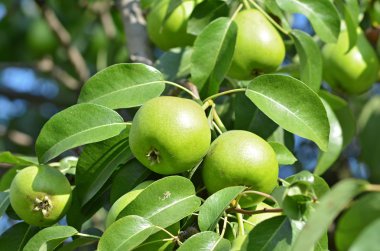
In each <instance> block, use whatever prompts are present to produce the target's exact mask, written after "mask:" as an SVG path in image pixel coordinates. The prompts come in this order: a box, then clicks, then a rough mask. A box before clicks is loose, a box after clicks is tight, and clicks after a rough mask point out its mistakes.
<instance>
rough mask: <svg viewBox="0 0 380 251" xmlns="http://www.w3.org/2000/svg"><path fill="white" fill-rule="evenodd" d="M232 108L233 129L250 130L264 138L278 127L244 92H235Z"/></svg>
mask: <svg viewBox="0 0 380 251" xmlns="http://www.w3.org/2000/svg"><path fill="white" fill-rule="evenodd" d="M233 108H234V112H235V120H234V129H237V130H246V131H250V132H253V133H255V134H257V135H259V136H260V137H262V138H263V139H266V138H268V137H269V136H270V135H271V134H272V133H273V132H274V131H275V130H276V128H278V125H277V124H276V123H274V122H273V121H272V120H271V119H270V118H268V117H267V116H266V115H265V114H264V113H263V112H262V111H260V110H259V109H257V107H256V106H255V105H253V104H252V102H251V101H250V100H249V98H248V97H247V96H245V95H244V93H237V94H236V96H235V99H234V104H233ZM223 121H224V120H223Z"/></svg>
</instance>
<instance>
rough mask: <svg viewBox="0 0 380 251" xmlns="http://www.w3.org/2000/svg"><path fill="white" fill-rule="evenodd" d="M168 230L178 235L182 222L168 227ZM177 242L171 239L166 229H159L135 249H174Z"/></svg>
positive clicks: (135, 250)
mask: <svg viewBox="0 0 380 251" xmlns="http://www.w3.org/2000/svg"><path fill="white" fill-rule="evenodd" d="M166 230H167V231H168V232H170V233H171V234H172V235H174V236H176V235H178V233H179V231H180V222H177V223H175V224H173V225H171V226H169V227H167V228H166ZM175 244H176V242H173V240H171V239H170V236H169V235H168V233H167V232H165V231H162V230H161V231H158V232H157V233H155V234H152V235H151V236H149V238H148V239H146V240H145V241H144V242H143V243H142V244H140V245H139V246H138V247H137V248H134V249H133V251H147V250H149V251H155V250H159V251H172V250H173V249H174V246H175Z"/></svg>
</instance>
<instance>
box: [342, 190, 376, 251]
mask: <svg viewBox="0 0 380 251" xmlns="http://www.w3.org/2000/svg"><path fill="white" fill-rule="evenodd" d="M376 220H380V193H370V194H366V195H363V196H362V197H360V198H359V199H358V200H357V201H355V202H354V203H353V204H352V206H351V207H350V208H349V209H348V210H347V211H346V212H345V213H344V214H343V215H342V216H341V217H340V218H339V221H338V224H337V227H336V232H335V244H336V247H337V248H338V250H348V249H349V248H350V246H351V245H352V243H354V242H355V241H356V240H357V238H358V237H359V236H360V235H362V233H363V230H365V229H366V228H367V226H369V225H370V224H371V223H372V222H375V221H376ZM364 250H367V249H364Z"/></svg>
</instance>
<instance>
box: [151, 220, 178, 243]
mask: <svg viewBox="0 0 380 251" xmlns="http://www.w3.org/2000/svg"><path fill="white" fill-rule="evenodd" d="M154 227H156V228H158V229H160V230H161V231H164V232H165V233H167V234H168V235H169V236H170V237H172V238H173V240H176V241H177V242H178V244H179V245H182V242H181V241H180V240H179V238H178V237H177V236H175V235H173V234H172V233H170V232H169V231H168V230H166V229H165V228H163V227H160V226H157V225H155V226H154Z"/></svg>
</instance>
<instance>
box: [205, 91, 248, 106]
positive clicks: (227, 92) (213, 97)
mask: <svg viewBox="0 0 380 251" xmlns="http://www.w3.org/2000/svg"><path fill="white" fill-rule="evenodd" d="M245 91H246V88H238V89H232V90H228V91H224V92H219V93H217V94H214V95H211V96H210V97H208V98H206V99H205V100H203V103H206V102H208V101H209V100H213V99H216V98H219V97H221V96H223V95H227V94H231V93H237V92H245Z"/></svg>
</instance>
